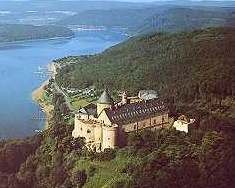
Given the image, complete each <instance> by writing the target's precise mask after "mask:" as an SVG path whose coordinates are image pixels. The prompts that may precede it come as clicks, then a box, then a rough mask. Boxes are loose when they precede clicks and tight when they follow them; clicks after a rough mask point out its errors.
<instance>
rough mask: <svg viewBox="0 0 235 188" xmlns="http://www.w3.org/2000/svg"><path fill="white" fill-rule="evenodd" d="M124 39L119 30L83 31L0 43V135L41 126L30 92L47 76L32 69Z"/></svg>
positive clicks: (29, 132) (32, 130)
mask: <svg viewBox="0 0 235 188" xmlns="http://www.w3.org/2000/svg"><path fill="white" fill-rule="evenodd" d="M124 39H125V36H124V34H123V33H122V32H121V31H117V30H116V31H114V30H113V31H82V32H78V33H77V34H76V37H74V38H72V39H55V40H44V41H31V42H21V43H10V44H0V138H22V137H26V136H30V135H32V134H35V130H38V129H42V128H43V125H44V122H43V121H39V120H34V119H33V117H34V116H35V115H37V114H38V113H39V112H40V108H39V106H38V105H37V104H35V103H34V102H33V101H32V99H31V94H32V91H33V90H34V89H36V88H37V87H38V86H40V84H41V83H42V82H43V81H44V80H46V78H41V77H40V76H38V75H37V74H35V72H37V71H38V67H46V66H47V64H48V63H49V62H51V61H52V60H53V59H55V58H60V57H64V56H68V55H81V54H94V53H98V52H101V51H103V50H104V49H106V48H108V47H110V46H113V45H115V44H117V43H119V42H121V41H123V40H124Z"/></svg>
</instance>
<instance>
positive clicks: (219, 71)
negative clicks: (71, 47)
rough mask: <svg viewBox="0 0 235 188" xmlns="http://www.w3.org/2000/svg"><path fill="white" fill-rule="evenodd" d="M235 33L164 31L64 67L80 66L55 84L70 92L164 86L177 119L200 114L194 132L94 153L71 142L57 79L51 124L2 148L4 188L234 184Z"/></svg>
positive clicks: (166, 133) (168, 133)
mask: <svg viewBox="0 0 235 188" xmlns="http://www.w3.org/2000/svg"><path fill="white" fill-rule="evenodd" d="M234 36H235V29H234V28H214V29H212V28H211V29H204V30H197V31H193V32H183V33H177V34H176V33H175V34H169V33H155V34H151V35H144V36H139V37H135V38H131V39H129V40H127V41H125V42H124V43H122V44H119V45H116V46H114V47H112V48H110V49H108V50H106V51H105V52H103V53H101V54H97V55H91V56H80V57H67V58H63V59H59V60H56V62H59V63H63V65H64V64H66V62H71V61H72V62H73V64H71V63H68V66H65V67H63V68H62V69H61V71H60V72H59V73H58V75H57V77H56V82H57V83H58V84H60V85H62V86H65V87H76V88H85V87H88V86H91V85H93V86H96V88H98V89H103V88H104V87H108V88H109V89H110V91H112V92H113V93H115V92H116V91H121V90H127V91H128V92H129V93H132V94H136V92H137V91H138V90H139V89H155V90H157V91H158V92H159V95H160V96H161V97H162V98H163V99H164V100H165V101H166V103H167V104H168V105H169V109H170V111H171V116H172V117H177V116H178V115H179V114H181V113H184V114H186V115H190V116H192V117H194V118H195V119H196V125H195V129H193V130H192V131H190V133H189V134H185V133H181V132H177V131H175V130H174V129H173V128H169V129H160V130H158V131H155V132H151V131H147V130H146V131H143V132H137V133H132V134H129V135H127V144H126V146H125V147H123V148H120V149H115V150H111V149H109V150H105V151H104V152H101V153H95V152H93V151H90V150H87V148H86V147H85V144H84V140H83V138H78V139H73V138H72V136H71V135H72V133H71V132H72V129H73V125H72V124H71V123H69V122H68V121H67V119H66V118H65V117H66V115H67V114H69V113H70V112H69V110H68V109H66V108H65V106H64V104H65V99H64V98H63V95H60V94H58V93H50V92H51V91H53V90H52V89H51V87H53V85H52V84H51V82H50V84H49V85H48V86H47V87H48V88H45V89H46V90H47V91H48V93H50V96H51V103H52V104H53V105H54V110H53V117H52V118H51V119H50V122H49V123H50V127H49V129H47V130H46V131H44V132H43V133H39V134H38V135H36V136H35V137H32V138H28V139H25V140H23V141H20V140H12V141H2V142H1V143H0V182H1V183H0V187H3V188H5V187H11V188H32V187H35V188H38V187H40V188H50V187H51V188H54V187H55V188H70V187H71V188H74V187H90V188H94V187H111V188H117V187H136V188H143V187H146V188H147V187H149V188H150V187H151V188H152V187H161V188H162V187H163V188H170V187H171V188H172V187H176V188H178V187H179V188H182V187H184V188H192V187H195V188H204V187H208V188H212V187H213V188H227V187H234V186H235V180H234V178H233V177H234V175H235V153H234V152H235V142H234V136H235V132H234V122H235V121H234V114H235V113H234V111H235V109H234V106H235V105H234V92H235V85H234V83H235V80H234V73H235V67H234V59H235V57H234V56H235V54H234V53H233V52H234V50H235V37H234ZM74 62H77V63H74ZM16 159H17V160H16ZM18 159H20V160H18Z"/></svg>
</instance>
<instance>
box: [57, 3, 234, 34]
mask: <svg viewBox="0 0 235 188" xmlns="http://www.w3.org/2000/svg"><path fill="white" fill-rule="evenodd" d="M232 20H234V8H222V7H221V8H212V7H203V8H202V7H182V6H181V7H178V6H173V5H162V6H153V7H151V8H149V7H148V8H147V7H144V8H139V9H117V8H116V9H115V8H114V9H112V10H89V11H84V12H80V13H78V14H76V15H73V16H71V17H67V18H65V19H63V20H61V21H59V22H58V24H61V25H88V26H105V27H116V26H118V27H124V28H127V29H128V31H129V32H131V33H134V34H136V33H148V32H157V31H158V32H159V31H161V32H162V31H164V32H177V31H192V30H195V29H202V28H206V27H218V26H235V23H234V21H232Z"/></svg>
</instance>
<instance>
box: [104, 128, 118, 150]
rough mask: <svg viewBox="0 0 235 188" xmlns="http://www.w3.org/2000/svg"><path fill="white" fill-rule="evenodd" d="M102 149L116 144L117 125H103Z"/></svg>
mask: <svg viewBox="0 0 235 188" xmlns="http://www.w3.org/2000/svg"><path fill="white" fill-rule="evenodd" d="M102 129H103V136H102V137H103V139H102V150H104V149H107V148H112V149H114V148H115V147H117V146H118V126H112V127H107V126H103V127H102Z"/></svg>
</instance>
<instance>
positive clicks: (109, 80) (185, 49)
mask: <svg viewBox="0 0 235 188" xmlns="http://www.w3.org/2000/svg"><path fill="white" fill-rule="evenodd" d="M234 34H235V29H234V28H216V29H212V28H211V29H205V30H197V31H193V32H183V33H177V34H167V33H156V34H153V35H145V36H142V37H137V38H131V39H129V40H128V41H126V42H124V43H122V44H120V45H117V46H115V47H113V48H111V49H108V50H106V51H105V52H103V53H102V54H98V55H93V56H87V57H86V56H85V57H71V58H72V59H73V61H77V62H78V63H77V64H73V65H71V66H67V67H66V68H64V69H62V70H61V72H60V73H59V74H58V76H57V78H56V81H57V82H58V83H59V84H60V85H63V86H64V87H75V88H81V87H82V88H85V87H88V86H91V85H94V86H96V87H97V88H103V87H108V88H109V89H110V90H111V91H113V92H115V91H117V90H118V91H123V90H127V91H128V92H130V93H131V94H136V92H137V91H139V90H141V89H155V90H157V91H158V92H159V94H160V95H161V96H162V97H163V98H165V99H166V100H168V101H169V103H170V104H171V105H173V106H176V108H180V107H181V106H182V108H181V110H183V111H187V112H191V113H197V115H199V114H198V113H199V112H200V114H201V115H206V116H208V113H209V114H210V115H212V116H214V115H215V116H216V117H218V116H220V117H221V118H222V117H223V116H225V117H226V119H230V120H232V119H233V118H234V107H233V106H234V100H233V98H234V94H235V85H234V83H235V80H234V79H235V78H234V74H235V67H234V59H235V56H234V53H233V52H234V50H235V37H234V36H235V35H234ZM63 61H65V62H66V61H69V58H65V59H61V60H59V62H63ZM176 110H177V109H176Z"/></svg>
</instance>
